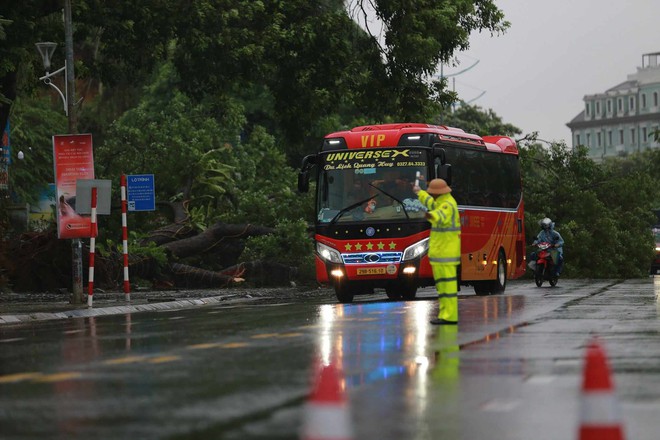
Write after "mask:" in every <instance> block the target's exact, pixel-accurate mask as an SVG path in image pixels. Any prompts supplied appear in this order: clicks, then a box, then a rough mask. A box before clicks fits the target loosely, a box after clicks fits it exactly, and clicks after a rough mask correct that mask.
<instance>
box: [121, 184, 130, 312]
mask: <svg viewBox="0 0 660 440" xmlns="http://www.w3.org/2000/svg"><path fill="white" fill-rule="evenodd" d="M127 205H128V202H127V200H126V175H125V174H122V175H121V238H122V246H123V253H124V294H125V295H126V301H130V300H131V283H130V282H129V280H128V222H127V219H126V210H127V209H126V208H127Z"/></svg>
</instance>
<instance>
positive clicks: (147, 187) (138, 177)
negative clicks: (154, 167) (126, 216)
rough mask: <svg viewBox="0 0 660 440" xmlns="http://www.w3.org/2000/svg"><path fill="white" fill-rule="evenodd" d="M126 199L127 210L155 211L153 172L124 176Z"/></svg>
mask: <svg viewBox="0 0 660 440" xmlns="http://www.w3.org/2000/svg"><path fill="white" fill-rule="evenodd" d="M126 201H127V202H128V210H129V211H155V210H156V193H155V190H154V175H153V174H133V175H128V176H126Z"/></svg>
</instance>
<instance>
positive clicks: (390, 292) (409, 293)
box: [385, 282, 417, 301]
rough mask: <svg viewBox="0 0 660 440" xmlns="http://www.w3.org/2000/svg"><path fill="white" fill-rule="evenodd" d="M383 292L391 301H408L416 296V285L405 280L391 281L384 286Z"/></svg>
mask: <svg viewBox="0 0 660 440" xmlns="http://www.w3.org/2000/svg"><path fill="white" fill-rule="evenodd" d="M385 293H386V294H387V297H388V298H389V299H391V300H392V301H398V300H401V299H403V300H405V301H410V300H412V299H415V296H417V286H416V285H414V284H411V283H406V282H393V283H390V284H388V285H387V286H385Z"/></svg>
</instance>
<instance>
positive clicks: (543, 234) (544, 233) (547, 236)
mask: <svg viewBox="0 0 660 440" xmlns="http://www.w3.org/2000/svg"><path fill="white" fill-rule="evenodd" d="M539 226H540V227H541V231H540V232H539V233H538V235H537V236H536V239H535V240H534V242H533V243H532V245H533V246H535V245H536V244H538V243H542V242H546V243H550V244H551V245H552V247H553V248H554V249H555V250H556V251H557V261H556V262H555V275H556V276H559V275H560V274H561V270H562V268H563V266H564V239H563V238H562V237H561V234H560V233H559V232H557V231H555V224H554V222H553V221H552V220H550V219H549V218H548V217H545V218H544V219H542V220H540V221H539ZM531 258H532V261H536V252H534V253H532V255H531Z"/></svg>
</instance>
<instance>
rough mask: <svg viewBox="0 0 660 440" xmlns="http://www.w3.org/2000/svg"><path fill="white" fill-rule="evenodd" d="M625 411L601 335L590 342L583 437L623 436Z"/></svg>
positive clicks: (615, 439)
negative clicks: (616, 393)
mask: <svg viewBox="0 0 660 440" xmlns="http://www.w3.org/2000/svg"><path fill="white" fill-rule="evenodd" d="M623 439H624V435H623V424H622V421H621V412H620V410H619V405H618V402H617V400H616V396H615V395H614V384H613V382H612V379H611V378H610V370H609V367H608V365H607V358H606V356H605V350H604V349H603V348H602V347H601V345H600V343H599V342H598V340H597V339H595V338H594V339H593V340H592V341H591V342H590V343H589V345H588V346H587V352H586V356H585V367H584V376H583V381H582V398H581V401H580V440H623Z"/></svg>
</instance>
